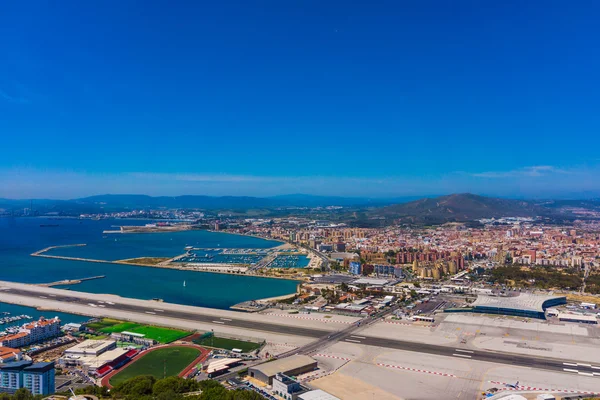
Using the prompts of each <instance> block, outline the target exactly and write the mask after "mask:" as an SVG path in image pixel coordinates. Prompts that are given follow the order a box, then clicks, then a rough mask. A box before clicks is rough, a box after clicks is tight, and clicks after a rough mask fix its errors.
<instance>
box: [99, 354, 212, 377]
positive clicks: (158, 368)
mask: <svg viewBox="0 0 600 400" xmlns="http://www.w3.org/2000/svg"><path fill="white" fill-rule="evenodd" d="M199 355H200V350H198V349H194V348H191V347H177V346H174V347H166V348H163V349H158V350H154V351H152V352H150V353H148V354H146V355H144V356H142V358H139V359H137V360H135V361H134V362H133V363H132V364H131V365H129V366H128V367H125V369H123V370H122V371H121V372H119V373H118V374H116V375H115V376H113V377H112V378H111V379H110V384H111V385H112V386H116V385H118V384H119V383H121V382H123V381H126V380H127V379H130V378H133V377H135V376H140V375H152V376H154V377H156V378H157V379H162V378H164V377H169V376H176V375H179V373H180V372H181V371H183V370H184V369H185V368H186V367H187V366H188V365H190V364H191V363H192V362H193V361H194V360H195V359H196V358H197V357H198V356H199ZM165 371H166V374H165Z"/></svg>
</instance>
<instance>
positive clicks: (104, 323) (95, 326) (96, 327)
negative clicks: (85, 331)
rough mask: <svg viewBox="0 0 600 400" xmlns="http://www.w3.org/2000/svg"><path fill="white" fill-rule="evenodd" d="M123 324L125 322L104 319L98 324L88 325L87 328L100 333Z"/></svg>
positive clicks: (91, 323)
mask: <svg viewBox="0 0 600 400" xmlns="http://www.w3.org/2000/svg"><path fill="white" fill-rule="evenodd" d="M121 323H123V321H118V320H116V319H112V318H102V320H100V321H96V322H90V323H88V324H86V326H87V327H88V328H90V329H93V330H95V331H99V330H101V329H104V328H109V327H111V326H114V325H118V324H121Z"/></svg>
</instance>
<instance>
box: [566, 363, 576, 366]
mask: <svg viewBox="0 0 600 400" xmlns="http://www.w3.org/2000/svg"><path fill="white" fill-rule="evenodd" d="M563 365H568V366H569V367H576V366H577V364H573V363H563Z"/></svg>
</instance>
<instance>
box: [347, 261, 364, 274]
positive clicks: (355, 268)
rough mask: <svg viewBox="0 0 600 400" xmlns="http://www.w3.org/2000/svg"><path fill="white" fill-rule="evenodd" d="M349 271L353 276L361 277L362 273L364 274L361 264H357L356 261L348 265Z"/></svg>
mask: <svg viewBox="0 0 600 400" xmlns="http://www.w3.org/2000/svg"><path fill="white" fill-rule="evenodd" d="M348 271H349V272H350V273H351V274H352V275H360V274H361V272H362V269H361V265H360V263H359V262H355V261H353V262H351V263H350V264H349V265H348Z"/></svg>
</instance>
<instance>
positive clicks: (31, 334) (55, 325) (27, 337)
mask: <svg viewBox="0 0 600 400" xmlns="http://www.w3.org/2000/svg"><path fill="white" fill-rule="evenodd" d="M59 335H60V319H58V317H56V318H52V319H45V318H44V317H41V318H40V319H39V320H38V321H35V322H30V323H27V324H25V325H23V326H22V327H21V329H19V332H18V333H15V334H13V335H8V336H4V337H3V338H1V339H0V346H6V347H23V346H28V345H30V344H33V343H38V342H41V341H44V340H46V339H50V338H53V337H56V336H59Z"/></svg>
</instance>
